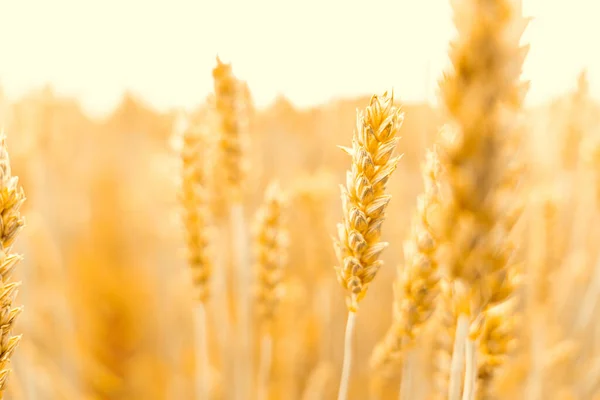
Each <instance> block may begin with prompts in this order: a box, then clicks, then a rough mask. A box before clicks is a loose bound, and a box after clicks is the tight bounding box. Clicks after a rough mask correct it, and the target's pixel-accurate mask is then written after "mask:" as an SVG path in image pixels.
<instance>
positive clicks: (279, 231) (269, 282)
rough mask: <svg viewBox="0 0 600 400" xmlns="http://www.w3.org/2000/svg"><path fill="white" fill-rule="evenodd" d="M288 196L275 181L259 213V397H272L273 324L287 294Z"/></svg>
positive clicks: (256, 239)
mask: <svg viewBox="0 0 600 400" xmlns="http://www.w3.org/2000/svg"><path fill="white" fill-rule="evenodd" d="M284 207H285V199H284V197H283V194H282V192H281V190H280V188H279V185H278V184H277V183H275V182H273V183H271V184H270V185H269V187H268V188H267V190H266V191H265V199H264V203H263V206H262V208H261V209H260V210H259V211H258V213H257V216H256V234H255V263H256V266H255V270H256V272H257V276H258V278H257V294H256V300H257V309H258V312H259V323H260V328H261V330H262V339H261V346H260V347H261V352H260V354H261V357H260V364H259V379H258V384H259V387H258V390H259V392H258V399H259V400H265V399H267V398H268V389H269V373H270V365H271V349H272V342H273V332H272V324H273V322H274V318H275V316H276V313H277V309H278V306H279V303H280V301H281V297H282V295H283V286H282V281H283V273H284V267H285V264H286V258H287V254H286V253H287V242H288V238H287V231H286V229H285V221H284V218H283V210H284Z"/></svg>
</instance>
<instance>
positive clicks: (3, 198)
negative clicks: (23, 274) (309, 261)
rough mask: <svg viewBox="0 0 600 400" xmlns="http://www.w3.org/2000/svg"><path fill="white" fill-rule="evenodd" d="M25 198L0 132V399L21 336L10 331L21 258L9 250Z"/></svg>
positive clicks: (20, 224) (20, 223) (15, 311)
mask: <svg viewBox="0 0 600 400" xmlns="http://www.w3.org/2000/svg"><path fill="white" fill-rule="evenodd" d="M24 201H25V194H24V192H23V188H22V187H21V186H20V185H19V179H18V178H17V177H15V176H13V175H12V172H11V166H10V159H9V156H8V149H7V146H6V136H4V133H2V134H1V136H0V278H1V279H0V297H1V298H2V302H1V307H2V312H1V313H0V326H1V327H2V329H1V331H0V399H1V398H3V396H4V391H5V390H6V385H7V382H8V376H9V373H10V370H11V369H10V359H11V356H12V353H13V352H14V351H15V348H16V347H17V345H18V344H19V342H20V340H21V335H16V336H15V335H12V329H13V326H14V323H15V320H16V319H17V316H18V315H19V314H20V313H21V311H22V307H15V305H14V302H15V297H16V296H17V293H18V289H19V286H21V283H20V282H14V281H12V279H11V276H12V272H13V271H14V269H15V266H16V264H17V263H18V262H19V261H20V260H21V259H22V257H21V256H20V255H18V254H15V253H12V251H11V247H12V245H13V243H14V241H15V239H16V238H17V236H18V234H19V232H20V231H21V229H22V228H23V226H24V225H25V219H24V218H23V217H22V216H21V212H20V208H21V205H22V204H23V202H24Z"/></svg>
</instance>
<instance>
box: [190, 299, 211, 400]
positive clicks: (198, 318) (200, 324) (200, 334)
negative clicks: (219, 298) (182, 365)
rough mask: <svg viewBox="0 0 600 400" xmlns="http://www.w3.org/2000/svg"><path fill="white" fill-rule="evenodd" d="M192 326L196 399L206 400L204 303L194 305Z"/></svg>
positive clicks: (206, 374) (206, 344)
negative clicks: (194, 346)
mask: <svg viewBox="0 0 600 400" xmlns="http://www.w3.org/2000/svg"><path fill="white" fill-rule="evenodd" d="M194 317H195V320H194V325H195V329H196V335H195V336H196V340H197V344H196V398H197V399H198V400H205V399H208V396H209V393H210V378H209V373H210V371H209V365H208V340H207V334H206V309H205V307H204V303H198V304H196V307H195V310H194Z"/></svg>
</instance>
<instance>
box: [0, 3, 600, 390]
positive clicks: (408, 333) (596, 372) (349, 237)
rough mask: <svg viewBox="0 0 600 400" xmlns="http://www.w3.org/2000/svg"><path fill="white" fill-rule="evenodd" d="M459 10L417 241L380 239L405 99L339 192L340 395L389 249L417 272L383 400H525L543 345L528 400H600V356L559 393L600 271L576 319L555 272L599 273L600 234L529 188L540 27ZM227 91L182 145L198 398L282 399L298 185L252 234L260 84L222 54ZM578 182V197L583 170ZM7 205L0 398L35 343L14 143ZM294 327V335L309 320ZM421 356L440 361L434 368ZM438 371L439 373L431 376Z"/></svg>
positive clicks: (390, 336)
mask: <svg viewBox="0 0 600 400" xmlns="http://www.w3.org/2000/svg"><path fill="white" fill-rule="evenodd" d="M453 10H454V21H455V25H456V28H457V32H458V35H457V38H456V39H455V41H454V42H453V43H451V46H450V49H451V50H450V53H449V55H450V59H451V62H452V69H451V71H448V73H447V74H446V75H444V77H443V78H442V79H441V80H440V91H439V92H440V99H441V104H442V109H443V111H444V124H443V126H442V127H441V128H440V129H439V132H438V133H437V134H436V137H435V141H434V142H435V143H434V145H433V146H432V147H431V148H429V149H427V151H426V152H425V154H423V155H422V163H421V172H422V181H423V191H422V193H420V194H419V195H418V196H417V198H416V201H415V202H414V209H415V212H414V216H413V217H412V219H411V221H410V227H409V228H408V229H407V232H408V237H406V238H404V241H403V242H402V241H401V240H400V238H396V237H393V238H391V239H390V243H388V242H386V241H384V240H383V238H382V232H383V231H384V230H385V229H384V226H385V225H386V211H387V209H388V207H389V206H390V205H392V204H393V203H394V199H393V198H392V196H391V195H390V194H389V192H388V188H387V186H388V184H389V183H390V182H391V181H393V180H394V178H395V175H394V172H395V170H396V169H397V166H398V165H399V164H400V163H402V162H403V160H402V156H401V155H400V154H399V153H401V152H400V151H398V148H402V141H401V140H400V134H401V132H402V124H403V121H404V118H405V116H404V113H403V112H402V110H401V107H400V106H398V105H397V103H395V102H394V95H393V92H390V93H384V94H382V95H373V96H372V98H371V100H370V102H369V104H367V105H366V107H365V108H364V109H363V110H360V111H358V112H357V115H356V125H355V129H354V134H353V136H352V141H351V144H350V145H349V146H340V148H341V150H342V151H343V152H344V153H346V154H347V155H348V156H349V160H350V162H349V168H348V169H347V172H346V179H345V183H343V184H342V185H340V188H341V210H342V220H341V221H340V222H339V224H338V225H337V234H336V235H335V237H334V238H333V247H334V249H335V254H336V255H337V264H336V266H334V267H333V266H332V267H333V268H332V269H331V271H330V273H331V274H332V275H333V274H335V275H336V276H337V280H338V282H339V284H340V285H341V287H342V288H343V291H344V292H345V295H346V305H347V323H346V330H345V337H344V339H343V340H342V338H339V340H338V341H335V340H334V343H329V344H328V345H330V346H338V347H339V348H340V349H342V348H343V364H342V365H341V368H340V370H341V374H340V375H341V376H340V379H339V387H338V400H345V399H347V398H352V397H353V396H352V393H353V374H352V371H353V366H355V365H357V364H359V363H360V364H363V363H365V360H361V359H356V357H353V353H354V352H353V349H354V348H355V344H356V340H358V341H360V337H358V338H356V337H355V327H356V326H357V325H358V324H361V316H360V314H361V311H360V306H361V302H362V300H363V299H364V298H365V296H366V295H367V291H368V289H369V287H370V285H371V283H372V282H373V280H374V279H376V276H377V274H378V272H379V271H380V270H381V268H382V267H384V262H383V260H382V257H381V255H382V253H383V251H384V250H385V249H386V248H387V247H392V248H397V249H399V251H401V252H402V253H403V256H404V261H403V262H402V263H400V265H399V266H398V268H397V271H396V278H395V281H394V282H393V292H394V300H393V305H392V306H391V308H392V309H393V317H392V322H391V325H390V326H389V329H388V330H387V333H385V335H384V336H383V337H382V338H381V340H380V341H379V343H378V344H377V345H376V346H375V347H374V349H372V355H371V358H370V360H369V368H368V370H369V381H370V387H369V389H368V392H369V393H370V398H373V399H380V398H384V397H386V398H387V396H386V395H385V394H386V393H389V390H386V389H385V388H386V386H389V385H390V383H391V384H392V385H394V386H395V390H392V392H394V393H398V398H400V399H403V400H410V399H415V398H423V393H426V394H427V396H429V398H435V399H437V398H447V399H450V400H458V399H460V398H462V400H471V399H493V398H513V397H511V396H512V395H511V394H510V393H515V392H514V391H511V389H510V388H509V386H510V383H509V382H511V379H510V378H507V376H509V375H510V373H511V371H510V368H508V367H509V365H507V364H508V363H509V360H511V357H512V358H513V359H514V354H515V350H516V349H518V348H521V349H522V348H523V347H525V346H527V347H528V350H529V351H528V352H522V353H523V354H525V353H526V354H527V357H528V360H527V362H526V363H525V364H527V365H528V366H529V370H528V371H527V373H523V371H517V372H514V373H518V374H521V378H520V380H521V381H523V382H524V386H525V389H524V390H522V392H523V393H524V398H527V399H533V400H541V399H545V398H573V399H575V398H576V399H592V398H594V399H596V398H598V397H593V396H594V395H595V396H598V395H599V393H600V391H599V390H600V385H599V380H600V365H599V364H598V362H597V359H594V358H591V360H588V359H584V358H582V359H583V360H584V361H585V362H586V364H585V367H583V368H582V371H581V374H579V376H580V377H579V378H578V379H579V380H577V379H575V378H570V380H572V381H577V382H578V383H577V384H574V385H573V387H574V389H572V390H565V391H561V392H560V394H558V393H559V392H557V391H554V389H553V390H552V391H550V390H548V389H547V388H548V387H550V386H549V385H548V384H547V379H549V377H550V376H551V375H552V376H555V374H556V372H550V371H554V369H555V368H557V367H556V365H557V364H560V363H561V362H563V361H564V360H565V359H567V358H569V357H571V360H572V359H573V358H574V357H576V354H581V353H580V352H581V349H582V348H583V349H584V350H585V348H586V346H587V348H588V349H590V351H591V349H595V348H596V347H598V346H599V345H600V343H599V342H600V340H599V339H598V338H599V337H600V333H599V332H600V331H597V330H596V329H598V328H599V326H598V324H597V323H594V321H593V320H594V318H596V316H597V314H596V308H597V305H598V303H599V302H600V301H599V297H600V268H598V267H592V268H590V271H591V272H588V275H587V276H586V278H585V279H587V280H588V281H589V282H590V284H589V285H588V286H587V287H586V288H587V289H586V291H585V293H583V294H576V295H573V294H568V293H567V294H565V295H564V296H565V298H567V299H570V300H567V301H566V302H567V303H568V302H569V301H570V303H568V304H570V305H572V304H576V305H575V306H571V307H568V310H570V311H568V314H569V316H568V318H565V317H562V318H558V317H557V315H559V312H558V311H557V312H552V310H549V309H550V308H552V307H553V304H555V303H556V302H553V301H551V300H549V298H550V297H551V295H550V292H551V291H552V289H551V287H552V285H553V284H554V283H553V282H551V279H550V278H551V276H552V274H553V273H556V271H557V270H558V268H557V265H558V264H560V265H566V267H564V268H562V270H567V271H568V270H569V267H570V266H572V265H573V264H574V263H577V262H580V263H586V262H588V263H589V261H587V260H586V261H581V258H577V257H575V256H571V255H572V254H576V255H577V254H580V253H578V251H580V250H581V249H582V247H577V246H578V244H581V243H583V242H585V238H583V239H582V234H581V233H579V234H577V229H580V228H581V229H583V228H582V227H585V226H586V221H585V220H586V216H587V214H586V212H585V211H583V212H581V213H570V214H566V215H567V217H565V215H559V214H560V213H559V210H560V204H559V200H557V198H556V196H554V194H553V193H547V192H544V191H534V190H530V188H531V187H534V185H530V184H525V183H524V182H525V181H526V180H529V179H532V178H533V179H535V178H536V177H535V176H533V175H534V174H528V171H529V170H528V168H527V163H526V160H524V157H523V156H522V153H523V152H522V151H521V150H522V149H523V148H524V146H525V144H524V141H525V139H526V138H527V137H529V136H528V134H527V132H526V130H527V129H528V127H527V126H526V124H524V122H523V117H522V111H523V110H522V108H523V101H524V98H525V94H526V92H527V88H528V84H527V83H526V82H523V81H521V78H520V76H521V70H522V65H523V62H524V60H525V57H526V54H527V51H528V48H527V47H526V46H522V45H521V43H520V42H521V35H522V33H523V32H524V30H525V28H526V26H527V23H528V19H526V18H524V17H523V16H522V10H521V8H520V6H519V5H518V2H516V1H513V0H455V1H453ZM408 61H409V60H407V62H408ZM213 78H214V94H213V95H212V96H211V97H210V101H209V103H210V108H209V112H208V114H207V115H203V116H202V118H201V121H200V122H197V121H195V120H191V119H190V121H189V123H188V124H187V126H186V128H185V129H183V130H182V132H181V151H180V161H181V180H180V191H179V197H178V199H179V206H180V214H181V217H182V222H183V224H182V227H183V231H184V234H185V240H186V249H187V258H186V260H187V263H188V265H189V271H190V276H191V280H192V282H193V288H194V302H195V303H194V304H195V305H194V310H193V315H194V317H195V319H194V323H193V324H194V328H195V330H194V340H195V344H194V347H195V353H194V359H195V368H194V371H195V377H194V388H195V393H196V398H197V399H216V398H222V396H223V394H221V396H218V395H216V394H215V390H214V386H215V385H214V375H215V374H218V375H219V376H220V381H221V384H222V386H226V387H225V388H221V391H222V392H224V393H225V397H226V398H231V399H235V400H243V399H253V398H256V399H258V400H266V399H269V398H275V397H274V394H273V393H272V389H271V380H272V374H273V371H274V369H275V368H276V366H275V365H274V360H275V358H274V351H275V350H276V349H277V346H274V341H276V340H277V335H276V330H277V329H276V325H277V320H278V319H280V318H281V315H280V308H281V303H282V302H284V301H285V299H286V296H290V295H291V294H290V292H289V291H286V290H285V287H286V285H285V282H286V276H287V274H286V265H287V264H288V261H289V258H290V257H291V256H292V255H291V254H290V252H289V251H288V250H289V247H290V244H291V243H290V242H291V238H290V236H291V235H290V232H289V230H290V227H289V218H288V214H289V213H288V211H289V207H290V197H291V194H290V192H292V190H291V188H289V187H288V186H289V185H286V184H285V183H284V182H277V181H275V180H273V181H272V182H271V184H269V185H268V187H267V189H266V191H265V193H264V196H263V202H262V205H261V206H260V207H259V209H258V210H257V211H256V213H255V220H254V222H253V223H250V221H247V215H248V207H249V205H248V204H247V202H246V201H245V198H246V197H245V196H246V193H247V192H248V191H249V190H250V189H251V188H250V186H252V183H251V182H249V180H248V179H247V172H248V170H249V167H251V163H250V162H249V160H250V157H248V151H247V142H248V140H249V137H248V124H247V116H248V113H249V109H250V105H249V104H248V88H247V86H245V85H244V83H243V82H242V81H241V80H239V79H238V78H237V77H236V76H235V75H234V74H233V71H232V66H231V64H227V63H224V62H222V61H221V60H219V59H217V65H216V67H215V68H214V70H213ZM584 79H585V78H582V81H581V82H580V88H581V90H580V92H582V93H583V92H584V91H585V90H584V89H585V81H584ZM584 94H585V93H584ZM579 101H580V102H583V100H582V99H580V100H579ZM406 118H407V119H410V118H411V116H410V115H407V116H406ZM570 129H571V130H570V131H569V132H570V136H568V135H567V136H568V137H567V141H566V142H565V143H564V144H563V146H562V148H563V149H564V153H565V154H564V155H563V157H562V160H563V166H564V170H565V171H566V170H573V169H576V168H580V169H583V170H585V171H590V174H591V175H590V176H591V177H592V178H591V179H590V181H589V183H588V184H587V185H588V186H591V187H594V188H596V193H592V194H591V196H592V197H593V196H596V198H597V199H598V201H600V190H597V189H598V187H600V178H599V177H600V168H599V164H600V146H599V145H598V143H597V142H586V146H583V150H585V151H583V152H581V151H579V149H575V150H573V149H572V148H570V147H569V144H571V143H574V142H577V141H578V140H580V139H581V137H577V138H575V139H574V138H573V136H574V135H575V136H576V135H579V136H581V131H582V129H583V128H582V127H581V126H577V127H571V128H570ZM573 154H576V156H575V157H573ZM580 155H581V157H579V156H580ZM580 160H581V162H580ZM565 176H566V184H567V185H569V182H568V180H569V176H570V175H565ZM569 188H571V189H572V187H570V186H568V189H567V190H571V189H569ZM288 189H289V190H288ZM319 190H320V188H314V187H313V188H310V189H309V190H307V191H306V192H304V193H303V192H302V190H295V191H293V192H294V193H293V195H294V196H300V197H301V196H306V198H307V199H308V200H307V202H309V203H310V199H311V196H314V195H315V192H318V191H319ZM573 190H574V189H573ZM592 191H593V190H592ZM0 195H1V196H0V208H1V212H0V256H1V257H0V260H1V261H0V266H1V267H0V278H1V280H0V285H1V299H2V302H1V307H2V312H1V313H0V321H1V323H0V327H1V332H0V334H1V339H0V399H1V398H2V394H3V393H4V391H5V389H6V387H7V385H8V384H9V381H8V376H9V372H10V369H11V368H10V360H11V355H12V354H13V351H14V350H15V348H16V347H17V345H18V343H19V341H20V339H21V337H20V336H19V335H16V336H15V335H14V334H13V325H14V322H15V320H16V319H17V316H18V315H19V314H20V312H21V308H20V307H16V306H15V305H14V304H15V296H16V294H17V290H18V288H19V285H20V284H19V283H18V282H14V281H13V280H11V275H12V272H13V270H14V268H15V266H16V265H17V264H18V263H19V261H20V260H21V256H20V255H18V254H15V253H14V252H13V251H11V247H12V244H13V242H14V241H15V239H16V237H17V234H18V233H19V231H20V230H21V228H22V227H23V226H24V219H23V217H21V215H20V211H19V210H20V207H21V204H22V203H23V202H24V194H23V190H22V189H21V187H20V186H19V184H18V180H17V178H15V177H13V176H12V175H11V168H10V163H9V159H8V153H7V150H6V144H5V140H4V139H2V141H1V143H0ZM592 212H593V210H589V213H592ZM522 216H527V218H526V220H525V221H524V219H525V218H521V217H522ZM561 217H562V218H571V217H572V219H573V222H572V224H568V225H569V226H572V229H573V232H574V234H573V235H572V237H573V238H574V239H571V240H572V242H573V243H570V244H569V245H570V246H571V247H570V248H569V246H562V247H560V246H558V243H557V240H556V236H557V235H558V232H557V229H556V228H555V226H557V222H556V221H557V220H558V219H559V218H561ZM306 218H309V219H310V221H309V223H310V226H312V227H313V228H314V229H316V230H317V229H327V228H326V227H325V228H323V227H322V224H323V219H322V218H321V216H320V214H319V213H318V212H315V213H310V214H307V216H306ZM387 223H389V221H388V222H387ZM302 235H313V233H312V232H303V233H302ZM583 235H584V234H583ZM528 238H534V239H532V240H529V239H528ZM575 238H578V239H580V240H579V241H578V240H577V239H575ZM313 244H314V245H313V246H312V247H311V248H306V249H304V251H305V252H306V253H307V258H308V257H313V258H314V257H318V254H317V253H318V248H319V246H320V245H321V243H313ZM525 247H526V248H527V252H524V251H523V250H522V249H523V248H525ZM559 247H560V248H559ZM524 253H526V255H525V256H524ZM593 254H595V253H593ZM229 266H231V267H229ZM319 284H320V283H319V282H318V281H317V280H315V282H314V285H315V286H317V285H319ZM340 296H341V294H340ZM232 299H233V301H230V300H232ZM388 306H389V305H387V304H386V305H385V307H388ZM212 307H218V310H217V311H215V312H213V313H212V314H213V315H214V316H215V318H209V315H210V314H211V313H210V309H211V308H212ZM323 307H324V308H325V305H323ZM573 310H575V311H573ZM559 311H560V310H559ZM31 312H35V311H34V310H31ZM561 315H564V312H563V314H561ZM524 316H529V320H528V321H526V322H525V321H524V318H523V317H524ZM288 320H289V321H292V323H293V321H294V316H290V317H289V318H288ZM556 321H563V322H561V323H565V322H564V321H568V322H566V323H567V324H568V325H569V326H568V327H566V328H564V329H563V330H564V331H565V332H564V333H563V334H562V337H563V338H564V337H567V333H570V334H571V337H572V338H574V341H573V340H567V339H562V340H557V342H559V343H558V345H553V344H552V343H550V341H551V339H550V338H549V336H550V335H549V334H548V335H546V334H545V333H546V332H545V329H546V327H548V326H550V325H552V324H553V323H554V324H555V323H556ZM587 329H594V333H592V334H589V333H586V330H587ZM210 331H212V332H216V335H217V336H218V339H219V340H218V344H219V346H218V349H217V350H215V349H213V348H212V347H211V345H210V342H211V340H210V334H209V332H210ZM559 336H561V335H559ZM524 342H528V343H524ZM255 344H258V349H259V350H258V354H254V349H255ZM423 344H425V346H424V345H423ZM325 346H327V344H326V345H325ZM428 346H429V347H430V349H427V350H426V351H425V350H424V347H428ZM424 353H426V354H425V357H419V356H423V354H424ZM215 354H218V357H215ZM423 358H425V359H427V358H429V359H431V360H432V361H431V362H430V363H429V364H430V365H426V363H425V362H424V361H423ZM584 361H582V362H584ZM522 364H523V363H521V362H514V361H513V364H512V365H513V368H514V366H515V365H522ZM215 371H217V372H215ZM328 373H329V372H328V371H324V370H317V371H315V373H314V374H313V375H311V376H310V377H309V379H308V383H307V386H306V389H305V391H304V395H303V398H304V399H307V400H308V399H319V398H325V397H324V394H323V390H319V387H322V386H323V383H322V382H321V381H322V380H323V379H325V378H323V376H324V375H327V374H328ZM564 373H565V374H566V372H564ZM423 374H430V378H429V379H427V380H424V379H423ZM523 376H525V377H526V378H523ZM515 380H517V379H513V381H515ZM424 381H426V382H428V383H429V385H430V387H429V388H428V389H427V390H423V388H421V387H419V386H422V382H424ZM566 381H567V380H566ZM557 386H558V385H553V386H552V387H553V388H556V387H557ZM559 389H560V388H559ZM557 390H558V389H557ZM364 392H366V391H361V393H364ZM507 393H508V394H507ZM289 396H290V397H289V398H296V397H295V394H294V395H292V394H291V393H290V394H289ZM278 398H279V397H278Z"/></svg>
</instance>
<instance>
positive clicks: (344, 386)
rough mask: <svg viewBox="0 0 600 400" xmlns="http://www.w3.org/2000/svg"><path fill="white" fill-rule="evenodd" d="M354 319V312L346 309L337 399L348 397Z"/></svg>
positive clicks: (341, 399) (343, 399)
mask: <svg viewBox="0 0 600 400" xmlns="http://www.w3.org/2000/svg"><path fill="white" fill-rule="evenodd" d="M355 321H356V313H355V312H352V311H348V321H347V322H346V335H345V337H344V363H343V364H342V378H341V380H340V390H339V392H338V400H346V399H347V398H348V384H349V383H350V369H351V366H352V337H353V336H354V323H355Z"/></svg>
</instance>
